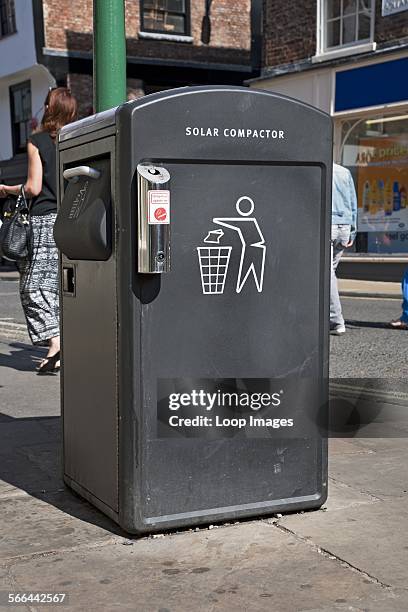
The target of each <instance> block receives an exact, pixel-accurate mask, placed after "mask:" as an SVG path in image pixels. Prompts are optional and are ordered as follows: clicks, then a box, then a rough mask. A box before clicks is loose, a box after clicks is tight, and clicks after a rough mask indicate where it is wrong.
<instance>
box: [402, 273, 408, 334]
mask: <svg viewBox="0 0 408 612" xmlns="http://www.w3.org/2000/svg"><path fill="white" fill-rule="evenodd" d="M401 284H402V315H401V321H403V323H408V268H407V269H406V270H405V272H404V276H403V277H402V283H401Z"/></svg>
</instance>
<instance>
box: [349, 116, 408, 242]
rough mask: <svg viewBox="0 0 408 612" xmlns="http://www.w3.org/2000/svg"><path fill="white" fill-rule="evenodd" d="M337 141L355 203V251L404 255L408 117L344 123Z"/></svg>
mask: <svg viewBox="0 0 408 612" xmlns="http://www.w3.org/2000/svg"><path fill="white" fill-rule="evenodd" d="M342 139H343V144H342V162H341V163H342V164H343V165H344V166H346V168H349V170H350V171H351V173H352V175H353V178H354V182H355V186H356V191H357V198H358V214H357V240H356V251H357V252H360V253H383V254H384V253H388V254H397V253H408V200H407V195H408V114H406V113H405V114H401V113H400V114H398V115H393V116H372V117H367V116H366V117H364V118H360V119H355V120H353V121H344V122H343V124H342Z"/></svg>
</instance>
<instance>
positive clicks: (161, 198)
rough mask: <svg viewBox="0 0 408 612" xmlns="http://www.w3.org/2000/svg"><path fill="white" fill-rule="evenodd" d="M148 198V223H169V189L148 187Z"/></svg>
mask: <svg viewBox="0 0 408 612" xmlns="http://www.w3.org/2000/svg"><path fill="white" fill-rule="evenodd" d="M148 198H149V200H148V204H149V207H148V223H149V225H169V223H170V191H169V190H168V189H150V190H149V191H148Z"/></svg>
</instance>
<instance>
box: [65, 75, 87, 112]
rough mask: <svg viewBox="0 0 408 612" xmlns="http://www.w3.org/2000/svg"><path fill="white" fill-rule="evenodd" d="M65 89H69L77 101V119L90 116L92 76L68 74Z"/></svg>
mask: <svg viewBox="0 0 408 612" xmlns="http://www.w3.org/2000/svg"><path fill="white" fill-rule="evenodd" d="M67 87H69V88H70V90H71V93H72V94H73V95H74V96H75V97H76V99H77V102H78V116H79V119H82V117H87V116H88V115H92V112H93V108H92V96H93V93H92V92H93V83H92V76H91V75H89V74H75V73H71V74H68V75H67Z"/></svg>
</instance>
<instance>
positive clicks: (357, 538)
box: [279, 500, 408, 594]
mask: <svg viewBox="0 0 408 612" xmlns="http://www.w3.org/2000/svg"><path fill="white" fill-rule="evenodd" d="M279 524H280V525H282V526H283V527H284V528H286V529H289V530H290V531H291V532H293V533H296V534H297V535H298V536H301V537H302V538H307V539H309V540H311V541H313V543H314V544H316V545H317V546H319V547H321V548H323V549H324V550H328V551H330V553H331V554H333V555H335V556H337V557H339V558H340V559H343V560H345V561H346V562H347V563H349V564H351V565H352V566H354V567H356V568H358V570H360V571H361V572H365V573H367V574H369V575H370V576H372V577H374V578H376V579H377V580H378V581H379V582H381V583H383V584H386V585H388V586H392V587H399V588H404V589H408V575H407V567H408V536H407V527H408V507H407V503H406V501H405V500H396V501H388V502H377V503H371V504H367V505H365V506H364V510H362V508H361V506H358V505H351V506H349V507H348V508H345V509H341V510H339V509H338V510H334V511H331V512H329V511H327V512H322V511H320V512H314V513H313V512H309V513H307V514H303V515H287V516H284V517H282V519H280V521H279ZM407 594H408V590H407Z"/></svg>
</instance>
